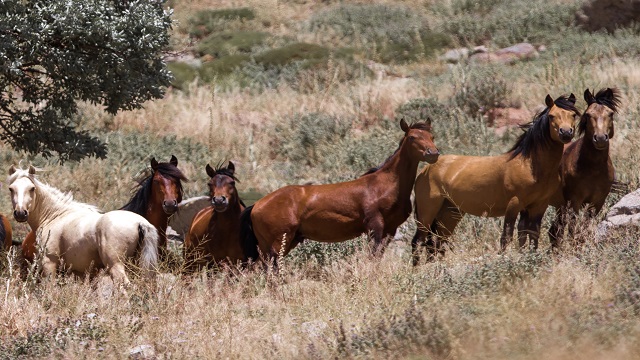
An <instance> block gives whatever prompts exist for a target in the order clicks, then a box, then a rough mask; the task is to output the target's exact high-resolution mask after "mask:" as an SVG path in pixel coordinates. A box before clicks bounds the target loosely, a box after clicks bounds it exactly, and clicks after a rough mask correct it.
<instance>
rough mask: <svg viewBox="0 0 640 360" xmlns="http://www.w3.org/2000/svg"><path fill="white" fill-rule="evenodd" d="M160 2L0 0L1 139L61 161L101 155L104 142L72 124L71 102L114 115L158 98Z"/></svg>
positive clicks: (161, 78)
mask: <svg viewBox="0 0 640 360" xmlns="http://www.w3.org/2000/svg"><path fill="white" fill-rule="evenodd" d="M163 3H164V1H154V0H129V1H128V0H119V1H118V0H1V1H0V140H3V141H5V142H7V143H9V144H10V145H11V146H13V147H14V148H15V149H17V150H24V151H27V152H29V153H40V154H42V155H44V156H45V157H50V156H54V155H56V156H58V157H59V160H60V161H61V162H63V161H66V160H79V159H81V158H83V157H85V156H97V157H101V158H104V157H105V156H106V154H107V149H106V146H105V144H104V143H103V142H102V141H101V140H99V139H98V138H96V137H95V136H92V135H91V134H89V133H88V132H86V131H84V130H80V129H77V128H76V121H75V120H74V117H76V116H77V113H78V107H77V101H79V100H82V101H87V102H90V103H93V104H100V105H103V106H104V107H105V110H106V111H107V112H108V113H111V114H116V113H117V112H118V111H119V110H131V109H136V108H140V107H141V106H142V104H143V103H144V102H145V101H147V100H149V99H154V98H160V97H162V96H163V95H164V89H165V87H166V86H167V85H169V81H170V80H171V74H170V73H169V71H168V70H167V69H166V66H165V64H164V62H163V61H162V58H161V55H160V51H161V50H162V49H164V48H166V47H167V45H168V43H169V34H168V30H169V29H170V27H171V18H170V15H171V12H170V11H168V10H165V9H164V8H163Z"/></svg>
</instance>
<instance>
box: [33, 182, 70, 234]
mask: <svg viewBox="0 0 640 360" xmlns="http://www.w3.org/2000/svg"><path fill="white" fill-rule="evenodd" d="M68 210H69V208H68V204H66V203H64V200H63V199H57V198H56V197H55V196H54V194H53V193H52V192H51V191H49V189H48V187H47V185H45V184H42V183H38V184H37V185H36V201H35V203H34V206H33V209H32V210H31V211H30V212H29V217H28V219H27V222H28V223H29V226H30V227H31V229H32V230H35V229H37V228H39V227H40V226H42V225H45V224H46V223H48V222H50V221H52V220H53V219H55V218H57V217H58V216H60V215H62V214H64V213H65V212H67V211H68Z"/></svg>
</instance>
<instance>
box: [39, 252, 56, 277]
mask: <svg viewBox="0 0 640 360" xmlns="http://www.w3.org/2000/svg"><path fill="white" fill-rule="evenodd" d="M41 266H42V274H43V275H44V276H45V277H53V276H55V275H56V271H58V257H57V256H54V255H45V256H43V257H42V262H41Z"/></svg>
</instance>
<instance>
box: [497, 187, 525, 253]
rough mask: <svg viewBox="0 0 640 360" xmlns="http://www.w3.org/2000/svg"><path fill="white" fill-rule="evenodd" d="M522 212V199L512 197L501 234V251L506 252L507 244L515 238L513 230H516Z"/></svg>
mask: <svg viewBox="0 0 640 360" xmlns="http://www.w3.org/2000/svg"><path fill="white" fill-rule="evenodd" d="M519 212H520V200H519V199H518V198H517V197H514V198H512V199H511V200H510V201H509V204H507V211H506V212H505V214H504V226H503V228H502V235H501V236H500V253H501V254H502V253H504V251H505V250H506V249H507V244H508V243H509V242H510V241H511V239H513V232H514V230H515V224H516V219H517V218H518V213H519Z"/></svg>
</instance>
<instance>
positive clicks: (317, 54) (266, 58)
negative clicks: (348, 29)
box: [255, 43, 329, 67]
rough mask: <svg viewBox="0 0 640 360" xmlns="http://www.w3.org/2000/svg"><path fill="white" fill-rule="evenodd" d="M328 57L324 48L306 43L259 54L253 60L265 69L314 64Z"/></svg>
mask: <svg viewBox="0 0 640 360" xmlns="http://www.w3.org/2000/svg"><path fill="white" fill-rule="evenodd" d="M328 57H329V49H327V48H326V47H323V46H320V45H316V44H308V43H293V44H289V45H285V46H283V47H280V48H276V49H271V50H267V51H265V52H263V53H260V54H258V55H256V56H255V60H256V62H257V63H258V64H262V65H265V66H266V67H279V66H280V67H281V66H284V65H287V64H290V63H292V62H305V61H306V62H309V63H316V62H317V61H320V60H323V59H327V58H328Z"/></svg>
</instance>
